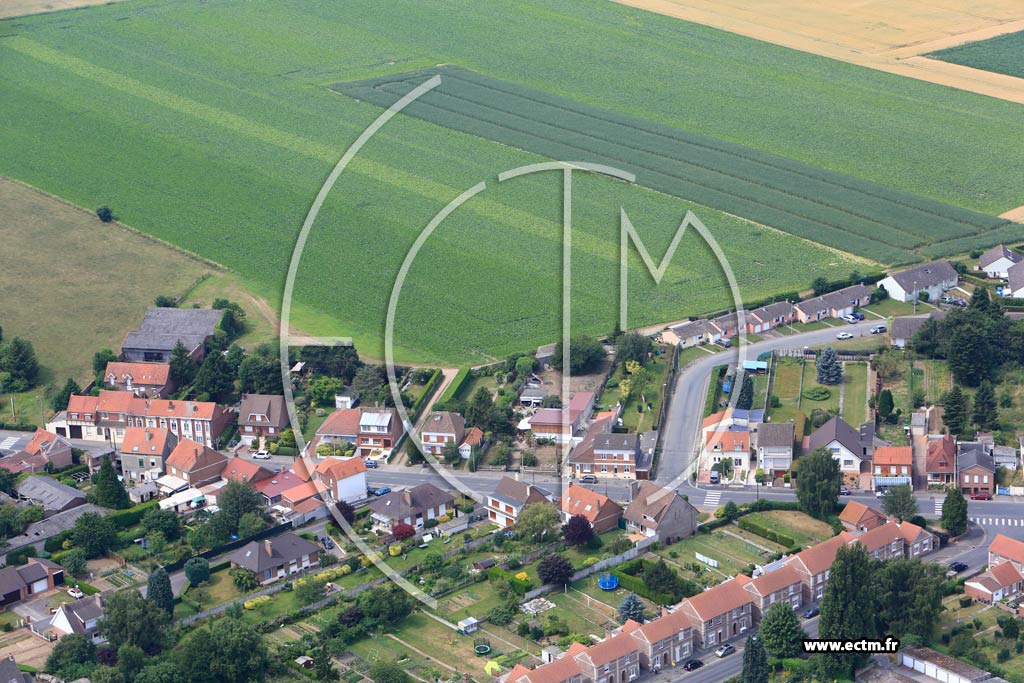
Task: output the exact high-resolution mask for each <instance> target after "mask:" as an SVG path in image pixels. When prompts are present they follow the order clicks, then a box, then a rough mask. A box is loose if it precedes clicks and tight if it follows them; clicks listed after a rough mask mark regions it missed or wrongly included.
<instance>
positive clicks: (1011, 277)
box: [1006, 261, 1024, 292]
mask: <svg viewBox="0 0 1024 683" xmlns="http://www.w3.org/2000/svg"><path fill="white" fill-rule="evenodd" d="M1006 282H1007V284H1008V285H1009V287H1010V291H1012V292H1019V291H1020V290H1022V289H1024V261H1022V262H1020V263H1015V264H1013V265H1012V266H1010V267H1009V268H1007V269H1006Z"/></svg>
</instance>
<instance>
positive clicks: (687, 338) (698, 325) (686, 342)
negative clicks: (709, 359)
mask: <svg viewBox="0 0 1024 683" xmlns="http://www.w3.org/2000/svg"><path fill="white" fill-rule="evenodd" d="M659 340H660V341H661V343H662V344H678V345H679V346H682V347H684V348H685V347H690V346H700V345H701V344H706V343H707V341H708V321H707V320H692V321H690V322H685V323H680V324H678V325H674V326H672V327H669V328H666V329H665V330H663V331H662V333H661V335H660V336H659Z"/></svg>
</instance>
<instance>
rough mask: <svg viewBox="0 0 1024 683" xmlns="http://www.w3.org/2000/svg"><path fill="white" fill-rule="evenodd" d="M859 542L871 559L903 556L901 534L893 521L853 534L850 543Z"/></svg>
mask: <svg viewBox="0 0 1024 683" xmlns="http://www.w3.org/2000/svg"><path fill="white" fill-rule="evenodd" d="M854 543H859V544H860V545H862V546H864V550H866V551H867V553H868V555H869V556H870V557H871V559H873V560H882V561H886V560H892V559H894V558H898V557H904V552H903V545H904V543H903V535H902V534H901V533H900V528H899V526H898V525H897V524H895V523H892V522H890V523H888V524H883V525H882V526H879V527H875V528H874V529H871V530H869V531H865V532H862V533H860V534H857V535H855V536H854V538H853V539H852V540H851V541H850V542H849V544H850V545H852V544H854Z"/></svg>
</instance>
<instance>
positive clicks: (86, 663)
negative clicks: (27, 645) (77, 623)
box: [46, 633, 96, 680]
mask: <svg viewBox="0 0 1024 683" xmlns="http://www.w3.org/2000/svg"><path fill="white" fill-rule="evenodd" d="M95 661H96V646H95V645H94V644H93V642H92V640H91V639H89V638H87V637H86V636H83V635H81V634H80V633H71V634H68V635H66V636H64V637H63V638H61V639H60V640H58V641H57V643H56V644H55V645H54V646H53V650H51V651H50V655H49V656H48V657H47V658H46V670H47V671H48V672H50V673H52V674H56V675H58V676H61V677H63V678H66V679H68V680H73V679H75V678H79V677H81V676H84V675H85V674H86V673H87V671H88V668H90V667H91V665H92V664H94V662H95Z"/></svg>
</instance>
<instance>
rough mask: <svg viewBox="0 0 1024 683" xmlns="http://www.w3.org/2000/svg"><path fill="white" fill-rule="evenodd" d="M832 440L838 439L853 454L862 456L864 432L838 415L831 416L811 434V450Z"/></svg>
mask: <svg viewBox="0 0 1024 683" xmlns="http://www.w3.org/2000/svg"><path fill="white" fill-rule="evenodd" d="M832 441H838V442H839V443H840V444H842V445H843V446H844V447H846V449H847V450H848V451H850V452H851V453H853V454H854V455H857V456H860V457H864V456H863V453H864V447H865V445H866V444H865V443H864V434H862V433H861V432H858V431H857V430H856V429H854V428H853V427H851V426H850V425H849V424H847V423H846V422H845V421H844V420H843V419H841V418H839V417H833V418H832V419H831V420H829V421H828V422H826V423H825V424H823V425H822V426H821V427H819V428H818V429H817V431H815V432H814V433H813V434H811V437H810V447H811V450H812V451H814V450H817V449H819V448H822V447H824V446H827V445H828V444H830V443H831V442H832ZM868 443H870V441H868Z"/></svg>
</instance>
